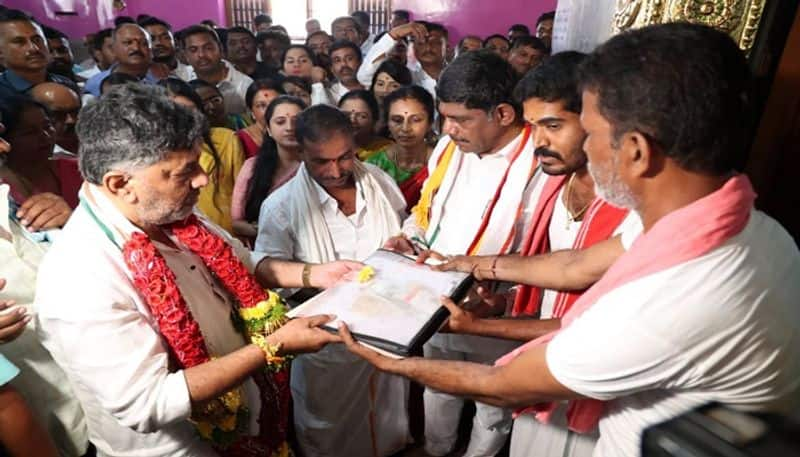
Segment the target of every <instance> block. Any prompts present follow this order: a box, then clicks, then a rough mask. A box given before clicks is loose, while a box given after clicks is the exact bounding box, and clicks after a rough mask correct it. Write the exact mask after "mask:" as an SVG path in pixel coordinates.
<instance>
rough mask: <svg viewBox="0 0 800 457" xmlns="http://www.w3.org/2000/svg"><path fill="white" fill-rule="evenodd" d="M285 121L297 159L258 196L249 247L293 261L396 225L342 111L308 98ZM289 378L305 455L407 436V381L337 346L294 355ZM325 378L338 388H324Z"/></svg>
mask: <svg viewBox="0 0 800 457" xmlns="http://www.w3.org/2000/svg"><path fill="white" fill-rule="evenodd" d="M287 122H297V126H296V129H295V135H296V136H297V142H298V144H299V145H300V146H301V148H302V151H303V152H302V155H301V157H302V160H303V163H302V164H301V165H300V169H299V170H298V171H297V174H296V175H295V176H294V178H292V179H291V180H290V181H289V182H288V183H286V184H284V185H283V186H282V187H280V188H279V189H278V190H277V191H275V192H274V193H272V194H271V195H270V196H269V197H268V198H267V199H266V200H265V201H264V203H263V204H262V205H261V213H260V214H261V217H260V218H259V221H258V237H257V238H256V244H255V250H256V252H259V253H263V254H266V255H267V256H268V257H269V259H270V260H271V259H275V260H279V259H282V260H283V261H286V260H290V261H295V262H296V261H300V262H310V263H325V262H331V261H334V260H338V259H354V260H364V259H365V258H366V257H368V256H369V255H370V254H372V253H373V252H375V250H376V249H379V248H380V247H381V246H382V245H383V243H384V242H386V241H387V240H388V239H389V238H390V237H391V236H392V235H394V234H395V233H397V232H398V231H400V223H401V222H402V220H403V217H405V202H404V199H403V194H402V193H401V192H400V189H398V187H397V184H395V182H394V180H393V179H392V178H391V177H390V176H389V175H387V174H386V173H384V172H383V171H382V170H381V169H379V168H378V167H376V166H374V165H372V164H366V163H362V162H361V161H360V160H358V158H357V157H356V150H357V148H356V145H355V141H354V138H353V135H354V132H353V127H352V125H351V123H350V119H349V118H348V117H347V115H345V114H344V113H342V112H341V111H339V110H338V109H336V108H334V107H332V106H328V105H324V104H323V105H315V106H312V107H310V108H308V109H306V110H305V111H303V112H301V113H300V114H299V115H298V116H297V119H296V121H295V119H287ZM270 260H265V262H269V261H270ZM267 265H268V264H267ZM307 286H308V285H306V287H307ZM291 385H292V393H293V398H294V419H295V430H296V433H297V441H298V444H299V446H300V448H301V451H302V452H301V454H302V455H304V456H306V457H321V456H332V455H342V456H344V455H348V456H351V455H352V456H362V455H377V456H388V455H391V454H393V453H396V452H398V451H400V450H401V449H403V448H404V447H405V446H406V444H407V443H408V440H409V435H408V415H407V411H406V405H407V400H408V388H409V386H408V383H407V382H405V381H404V380H403V379H400V378H398V377H396V376H386V375H383V374H379V373H376V372H375V371H374V370H373V369H372V367H370V366H369V365H368V364H365V363H364V361H363V360H360V359H358V358H357V357H353V355H352V354H349V353H348V352H347V350H346V349H345V348H344V347H343V346H329V347H328V348H326V349H325V350H324V351H323V352H320V353H319V354H318V355H309V356H303V357H298V358H297V359H296V360H295V362H294V364H293V366H292V378H291ZM331 386H341V389H338V390H337V393H336V395H331V390H330V389H331Z"/></svg>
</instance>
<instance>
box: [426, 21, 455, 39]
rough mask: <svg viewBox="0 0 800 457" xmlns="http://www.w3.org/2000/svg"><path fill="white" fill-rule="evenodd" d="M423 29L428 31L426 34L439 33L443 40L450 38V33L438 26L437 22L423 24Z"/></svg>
mask: <svg viewBox="0 0 800 457" xmlns="http://www.w3.org/2000/svg"><path fill="white" fill-rule="evenodd" d="M423 24H424V25H425V28H426V29H427V30H428V33H431V32H439V33H441V34H442V35H444V37H445V38H447V37H449V36H450V33H449V32H448V31H447V27H445V26H443V25H442V24H439V23H438V22H427V21H426V22H423Z"/></svg>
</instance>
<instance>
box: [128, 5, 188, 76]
mask: <svg viewBox="0 0 800 457" xmlns="http://www.w3.org/2000/svg"><path fill="white" fill-rule="evenodd" d="M139 25H141V26H142V27H143V28H144V29H145V31H147V33H148V34H149V35H150V43H151V44H152V47H153V63H154V64H161V65H162V66H163V70H166V71H161V72H159V73H160V74H157V76H158V77H159V78H166V77H168V76H174V77H176V78H179V79H182V80H184V81H189V74H190V73H191V71H192V68H191V67H190V66H188V65H186V64H183V63H181V62H180V61H179V60H178V57H177V51H176V49H175V37H173V36H172V26H171V25H170V24H169V23H168V22H166V21H162V20H161V19H159V18H157V17H149V18H148V19H147V20H145V21H142V22H141V23H140V24H139ZM156 68H157V67H156V66H155V65H154V67H153V70H155V69H156Z"/></svg>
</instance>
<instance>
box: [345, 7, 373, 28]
mask: <svg viewBox="0 0 800 457" xmlns="http://www.w3.org/2000/svg"><path fill="white" fill-rule="evenodd" d="M350 16H351V17H353V18H356V20H357V21H361V22H363V23H364V24H365V25H367V26H369V24H370V20H369V13H367V12H366V11H360V10H359V11H353V12H352V13H350Z"/></svg>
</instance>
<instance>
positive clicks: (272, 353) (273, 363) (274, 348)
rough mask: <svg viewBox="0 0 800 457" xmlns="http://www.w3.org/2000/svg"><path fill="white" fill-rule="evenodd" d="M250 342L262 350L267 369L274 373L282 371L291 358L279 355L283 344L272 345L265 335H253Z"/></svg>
mask: <svg viewBox="0 0 800 457" xmlns="http://www.w3.org/2000/svg"><path fill="white" fill-rule="evenodd" d="M250 341H252V343H253V344H255V345H256V346H258V348H259V349H261V352H263V353H264V359H265V360H266V361H267V368H268V369H270V370H272V371H280V370H282V369H283V368H284V367H285V366H286V364H287V363H288V362H289V360H290V359H291V357H289V356H282V355H278V354H279V353H280V351H281V348H282V347H283V343H278V344H270V343H269V342H268V341H267V338H266V337H265V336H264V335H252V336H251V337H250Z"/></svg>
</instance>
